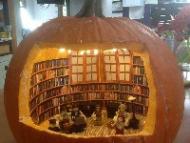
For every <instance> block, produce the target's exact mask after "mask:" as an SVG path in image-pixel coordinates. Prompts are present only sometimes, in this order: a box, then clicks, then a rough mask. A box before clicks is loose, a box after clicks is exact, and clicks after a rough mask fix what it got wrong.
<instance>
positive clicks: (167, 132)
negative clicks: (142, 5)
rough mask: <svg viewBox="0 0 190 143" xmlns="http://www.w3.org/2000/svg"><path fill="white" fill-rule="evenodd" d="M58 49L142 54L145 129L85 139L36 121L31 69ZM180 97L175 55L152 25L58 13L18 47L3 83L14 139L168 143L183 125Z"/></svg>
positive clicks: (40, 142) (43, 142)
mask: <svg viewBox="0 0 190 143" xmlns="http://www.w3.org/2000/svg"><path fill="white" fill-rule="evenodd" d="M59 47H64V48H65V49H69V50H73V51H74V50H89V49H98V50H99V51H101V50H107V49H112V48H116V49H120V48H123V47H125V48H127V49H128V50H130V51H131V52H133V53H135V54H137V55H141V56H142V59H143V60H144V63H145V70H146V75H147V80H148V86H149V96H150V97H149V109H148V113H147V116H146V123H145V126H144V128H143V130H142V131H140V132H137V133H134V134H129V135H127V134H125V135H107V136H98V137H95V136H89V137H87V136H80V135H78V136H72V134H71V135H67V134H60V133H56V132H51V131H48V130H46V129H44V128H42V127H40V126H38V125H36V124H34V123H33V122H32V121H31V116H30V114H29V107H28V106H29V105H28V104H29V94H30V93H29V90H30V79H31V74H32V68H33V65H34V64H35V62H36V61H39V62H40V61H43V60H50V59H53V58H61V57H62V56H63V55H61V54H60V53H59V52H58V51H59ZM62 52H63V51H62ZM64 56H65V55H64ZM100 65H101V62H100ZM137 89H138V88H137ZM137 91H138V92H139V89H138V90H137ZM183 101H184V97H183V82H182V78H181V73H180V70H179V68H178V66H177V64H176V59H175V57H174V55H173V54H172V52H171V51H170V50H169V48H168V47H167V45H166V44H165V43H164V42H163V41H161V40H160V38H159V37H158V36H157V35H156V34H155V33H154V32H153V31H152V30H151V29H149V28H148V27H146V26H144V25H142V24H140V23H138V22H136V21H133V20H129V19H128V18H105V17H94V16H93V17H91V16H89V17H60V18H57V19H54V20H51V21H49V22H47V23H45V24H43V25H42V26H41V27H40V28H38V29H37V30H36V31H34V32H33V33H31V34H30V35H29V36H28V37H27V38H26V39H24V40H23V41H22V42H21V44H20V45H19V47H18V49H17V51H16V52H15V54H14V56H13V58H12V60H11V63H10V66H9V70H8V72H7V78H6V85H5V107H6V113H7V117H8V121H9V124H10V127H11V129H12V132H13V134H14V136H15V139H16V141H17V142H18V143H52V142H54V143H78V142H81V143H96V142H102V143H113V142H117V143H172V141H173V140H174V138H175V136H176V133H177V131H178V127H179V125H180V123H181V118H182V114H183Z"/></svg>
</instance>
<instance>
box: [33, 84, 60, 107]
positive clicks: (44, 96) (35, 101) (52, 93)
mask: <svg viewBox="0 0 190 143" xmlns="http://www.w3.org/2000/svg"><path fill="white" fill-rule="evenodd" d="M59 95H61V88H55V89H53V90H49V91H46V92H43V93H41V94H39V95H38V96H32V97H30V99H31V100H30V109H33V108H35V107H36V106H37V105H38V104H40V103H42V102H44V101H45V100H47V99H49V98H52V97H56V96H59Z"/></svg>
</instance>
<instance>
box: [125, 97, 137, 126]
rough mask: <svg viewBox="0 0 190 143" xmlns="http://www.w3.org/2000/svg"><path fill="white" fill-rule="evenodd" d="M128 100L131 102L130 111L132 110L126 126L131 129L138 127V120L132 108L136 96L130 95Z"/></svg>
mask: <svg viewBox="0 0 190 143" xmlns="http://www.w3.org/2000/svg"><path fill="white" fill-rule="evenodd" d="M128 100H129V101H131V103H132V112H133V116H132V118H131V119H130V120H129V125H128V127H127V128H132V129H139V120H138V119H137V118H136V116H135V108H134V101H135V100H136V97H134V96H130V97H129V98H128Z"/></svg>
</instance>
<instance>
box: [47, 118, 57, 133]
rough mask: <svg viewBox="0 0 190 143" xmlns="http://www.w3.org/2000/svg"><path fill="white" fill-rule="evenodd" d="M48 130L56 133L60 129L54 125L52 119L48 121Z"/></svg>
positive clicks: (54, 120) (54, 122)
mask: <svg viewBox="0 0 190 143" xmlns="http://www.w3.org/2000/svg"><path fill="white" fill-rule="evenodd" d="M48 129H49V130H52V131H56V132H59V131H60V128H59V127H58V125H57V123H56V119H54V118H52V119H49V127H48Z"/></svg>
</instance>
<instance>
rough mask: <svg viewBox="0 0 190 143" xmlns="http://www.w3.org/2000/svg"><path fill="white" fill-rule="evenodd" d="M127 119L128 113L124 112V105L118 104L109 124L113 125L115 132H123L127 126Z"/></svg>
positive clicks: (128, 117)
mask: <svg viewBox="0 0 190 143" xmlns="http://www.w3.org/2000/svg"><path fill="white" fill-rule="evenodd" d="M129 119H130V114H129V113H127V112H126V105H125V104H120V105H119V109H118V111H117V112H116V115H115V116H114V118H113V121H112V123H111V126H112V127H115V130H116V134H124V129H125V128H126V127H127V126H128V124H129Z"/></svg>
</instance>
